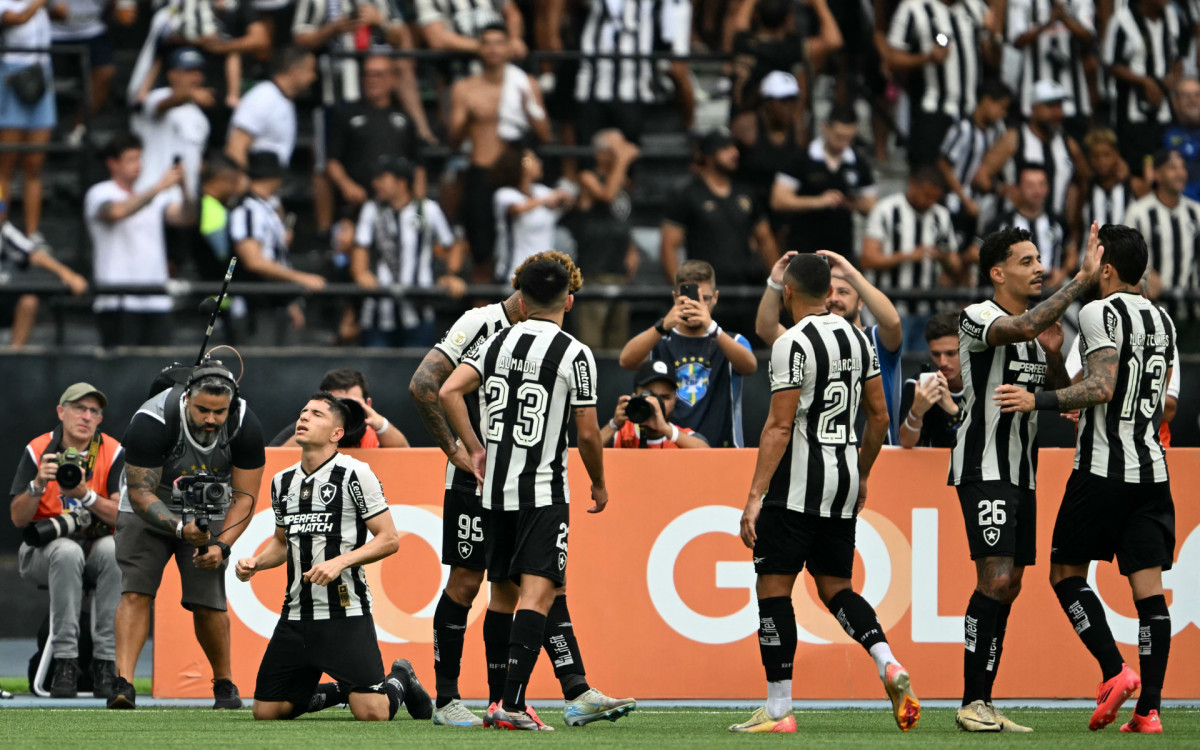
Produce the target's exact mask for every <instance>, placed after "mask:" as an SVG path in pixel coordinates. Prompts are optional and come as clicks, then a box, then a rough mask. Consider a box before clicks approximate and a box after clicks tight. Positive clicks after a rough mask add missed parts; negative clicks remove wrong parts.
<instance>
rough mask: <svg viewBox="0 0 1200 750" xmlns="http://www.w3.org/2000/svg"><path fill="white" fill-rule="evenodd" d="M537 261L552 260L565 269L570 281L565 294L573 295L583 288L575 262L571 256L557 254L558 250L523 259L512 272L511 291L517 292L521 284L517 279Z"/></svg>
mask: <svg viewBox="0 0 1200 750" xmlns="http://www.w3.org/2000/svg"><path fill="white" fill-rule="evenodd" d="M539 260H552V261H554V262H555V263H557V264H559V265H560V266H562V267H563V268H565V269H567V275H568V276H570V277H571V281H570V283H569V284H568V285H567V292H568V293H569V294H574V293H575V292H578V291H579V290H580V289H582V288H583V271H580V270H579V268H578V267H577V266H576V265H575V261H573V260H571V256H569V255H567V254H566V253H562V252H559V251H558V250H547V251H546V252H544V253H538V254H537V255H531V256H529V257H528V258H526V259H525V262H524V263H522V264H521V265H520V266H518V267H517V270H515V271H513V275H512V288H513V289H516V290H518V291H519V290H520V289H521V284H520V282H518V281H517V277H519V276H520V275H521V272H522V271H524V270H525V269H526V268H527V267H529V265H530V264H531V263H537V262H538V261H539Z"/></svg>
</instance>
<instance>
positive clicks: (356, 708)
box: [350, 693, 390, 721]
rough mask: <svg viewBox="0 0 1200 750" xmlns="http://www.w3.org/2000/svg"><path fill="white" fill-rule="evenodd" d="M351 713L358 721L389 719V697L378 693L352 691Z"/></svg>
mask: <svg viewBox="0 0 1200 750" xmlns="http://www.w3.org/2000/svg"><path fill="white" fill-rule="evenodd" d="M350 713H352V714H354V718H355V720H356V721H387V720H388V719H389V718H390V717H389V716H388V699H387V696H386V695H380V694H378V693H351V694H350Z"/></svg>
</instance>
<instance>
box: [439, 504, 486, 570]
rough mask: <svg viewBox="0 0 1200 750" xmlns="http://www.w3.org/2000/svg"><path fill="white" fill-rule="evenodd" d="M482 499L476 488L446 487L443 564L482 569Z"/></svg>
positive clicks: (443, 507)
mask: <svg viewBox="0 0 1200 750" xmlns="http://www.w3.org/2000/svg"><path fill="white" fill-rule="evenodd" d="M482 503H483V501H482V500H480V498H479V496H478V495H476V494H475V491H474V490H460V489H449V490H446V500H445V502H444V503H443V504H442V564H443V565H449V566H450V567H452V568H470V569H471V570H483V569H484V568H486V567H487V555H486V552H485V550H484V541H483V504H482Z"/></svg>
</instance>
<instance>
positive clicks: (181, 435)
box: [108, 362, 266, 708]
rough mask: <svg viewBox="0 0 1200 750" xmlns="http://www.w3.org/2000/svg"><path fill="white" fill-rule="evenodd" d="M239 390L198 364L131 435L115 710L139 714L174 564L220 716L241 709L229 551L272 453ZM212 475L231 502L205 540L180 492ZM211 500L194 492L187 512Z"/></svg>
mask: <svg viewBox="0 0 1200 750" xmlns="http://www.w3.org/2000/svg"><path fill="white" fill-rule="evenodd" d="M236 388H237V386H236V383H235V381H234V379H233V376H232V375H230V374H229V372H228V371H227V370H225V369H224V368H222V367H220V366H219V363H211V362H210V363H206V364H203V365H200V366H199V367H197V368H196V369H195V370H194V371H193V372H192V376H191V378H190V380H189V382H188V384H187V385H180V386H175V387H174V388H171V389H169V390H165V391H162V392H160V393H159V394H157V395H156V396H154V397H152V398H151V399H150V400H149V401H147V402H146V403H144V404H142V407H141V408H140V409H139V410H138V412H137V414H135V415H134V417H133V420H132V421H131V422H130V423H129V430H128V431H127V432H126V433H125V452H126V464H125V488H124V492H123V493H122V495H121V508H120V511H121V512H120V513H119V514H118V517H117V562H118V563H119V564H120V566H121V579H122V580H121V591H122V596H121V604H120V605H119V606H118V607H117V621H116V630H117V674H118V677H117V681H116V684H115V686H114V688H113V695H112V698H111V699H110V700H109V702H108V707H109V708H134V707H135V694H134V690H133V685H132V684H131V680H132V678H133V669H134V665H135V664H136V663H137V658H138V654H139V653H141V650H142V647H143V646H144V645H145V643H146V637H147V635H148V634H149V630H150V603H151V601H153V599H154V596H155V594H156V593H157V592H158V586H159V583H160V582H161V581H162V573H163V568H165V567H166V564H167V562H168V561H169V560H170V559H171V558H172V557H174V558H175V565H176V566H177V567H178V568H179V577H180V580H181V583H182V588H183V597H182V602H181V603H182V604H183V606H184V608H186V609H189V610H191V612H192V620H193V623H194V625H195V630H196V640H198V641H199V642H200V645H201V646H202V647H203V648H204V654H205V656H207V657H208V661H209V664H210V665H211V666H212V670H213V678H214V679H213V697H214V698H215V699H216V700H215V703H214V704H213V708H241V706H242V700H241V698H240V696H239V695H238V690H237V687H236V686H235V685H234V684H233V682H232V680H231V679H230V677H231V676H232V673H231V671H230V666H229V615H228V613H227V612H226V605H225V566H226V564H227V563H226V561H227V560H228V558H229V547H230V545H232V544H233V543H234V542H235V541H236V540H237V538H238V537H239V536H241V534H242V532H243V531H245V529H246V526H245V522H246V521H248V520H249V518H250V516H251V515H252V514H253V513H254V499H255V496H256V494H257V493H258V491H259V487H260V486H261V484H262V476H263V467H264V465H265V464H266V454H265V452H264V450H263V443H264V440H263V432H262V426H261V425H260V424H259V421H258V417H256V416H255V415H254V412H252V411H250V408H249V407H248V406H247V405H246V402H245V401H244V400H242V399H241V398H239V397H238V395H237V390H236ZM206 475H207V476H208V477H212V478H213V479H214V481H215V482H216V483H219V485H220V486H221V487H222V488H223V490H224V496H225V499H224V501H223V503H222V505H224V506H225V507H224V508H222V509H220V510H217V511H216V512H211V513H209V514H208V518H209V519H211V522H212V526H211V529H210V530H207V531H206V530H204V529H202V528H200V527H201V526H202V525H203V524H202V523H200V524H198V523H197V521H196V520H195V519H193V518H192V517H191V516H190V515H188V516H187V517H185V514H184V510H185V509H184V504H183V502H182V500H183V496H182V493H180V494H177V492H176V491H175V488H176V483H177V482H179V481H180V480H181V479H182V478H185V477H186V478H188V479H189V480H194V479H196V478H201V477H205V476H206ZM230 485H232V486H230ZM181 486H182V485H181ZM196 489H197V490H203V489H206V488H196ZM204 494H205V493H204V492H202V491H197V492H195V493H193V494H192V498H191V500H190V501H189V504H191V502H192V501H195V500H198V499H199V497H200V496H203V495H204ZM202 507H203V506H201V508H202ZM193 508H194V506H193ZM191 509H192V508H189V510H191ZM201 512H203V511H201ZM196 515H197V516H199V515H200V514H199V513H197V514H196ZM226 518H228V519H229V524H227V525H226V524H225V523H224V521H225V519H226ZM204 548H207V549H206V550H205V551H202V550H203V549H204Z"/></svg>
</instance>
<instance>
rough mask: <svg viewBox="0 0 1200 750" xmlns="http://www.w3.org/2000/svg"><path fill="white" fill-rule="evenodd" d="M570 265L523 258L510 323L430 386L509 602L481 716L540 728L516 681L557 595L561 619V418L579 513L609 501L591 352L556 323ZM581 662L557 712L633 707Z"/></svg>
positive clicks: (565, 517) (565, 528)
mask: <svg viewBox="0 0 1200 750" xmlns="http://www.w3.org/2000/svg"><path fill="white" fill-rule="evenodd" d="M573 270H574V269H573V268H572V270H568V269H567V267H566V266H564V264H563V263H560V262H558V261H557V260H555V259H553V258H546V257H543V258H539V259H536V260H532V261H531V262H529V263H527V264H525V265H524V267H522V268H521V269H520V271H519V272H518V274H517V277H516V280H515V283H514V286H515V287H516V288H517V291H518V293H519V294H518V298H517V301H518V304H519V309H520V313H521V314H520V318H521V322H519V323H517V324H516V325H513V326H511V327H508V328H505V329H503V330H501V331H500V332H499V333H497V334H495V335H494V336H492V337H491V338H489V339H488V340H487V341H485V342H484V343H483V344H482V345H480V346H479V347H477V348H476V349H475V350H474V351H473V352H472V353H470V354H469V355H468V356H466V357H465V358H464V359H463V361H462V363H461V364H459V365H458V367H457V368H455V370H454V372H453V373H451V375H450V377H449V378H448V379H447V380H446V382H445V384H444V385H443V386H442V388H441V391H440V393H439V395H440V399H441V404H442V408H443V409H444V410H445V414H446V417H447V418H448V419H449V423H450V426H451V427H452V428H453V429H454V431H455V432H456V433H457V434H458V435H459V439H460V440H461V441H462V444H463V447H464V448H465V449H466V451H467V453H468V454H469V455H470V457H471V462H472V467H473V472H474V475H475V477H476V478H477V479H478V481H479V482H480V484H481V485H482V506H483V528H484V529H485V530H486V534H485V537H484V540H483V541H484V549H485V557H486V564H487V572H488V580H489V581H490V582H491V583H492V604H491V605H489V607H490V608H491V609H500V610H501V611H507V612H512V611H513V610H514V609H516V615H515V617H513V619H512V623H511V636H510V639H509V648H508V656H507V663H508V672H507V677H506V680H505V684H504V691H503V696H502V700H501V704H500V706H498V707H497V708H496V709H495V710H494V712H493V711H491V710H490V709H489V713H490V716H491V719H492V722H493V723H494V724H496V725H497V726H500V727H504V728H506V729H519V730H539V729H546V728H547V727H546V726H545V724H543V723H542V722H541V721H540V720H539V719H538V718H537V715H536V714H535V713H533V712H532V711H530V710H529V709H528V707H527V705H526V703H525V688H526V686H527V685H528V682H529V676H530V674H531V673H532V671H533V666H534V664H535V663H536V662H537V657H538V652H540V651H541V650H542V644H543V642H544V641H545V638H546V636H547V634H548V627H549V625H548V622H547V617H548V616H550V617H556V616H557V614H556V609H555V607H556V603H557V602H559V601H560V600H561V604H562V609H561V613H562V614H564V615H565V614H566V610H565V606H566V602H565V599H562V598H561V593H560V592H562V590H563V586H564V585H565V583H566V567H567V535H568V533H569V529H570V514H569V509H570V506H569V505H568V503H569V500H570V493H569V486H568V483H567V419H568V418H569V417H571V416H572V415H573V416H574V419H575V426H576V429H577V431H578V437H579V453H580V456H581V457H582V458H583V463H584V466H585V467H586V469H587V472H588V476H589V477H590V478H591V480H592V489H591V495H592V499H593V501H594V502H595V505H594V507H592V508H590V509H589V512H591V513H599V512H600V511H602V510H604V506H605V505H606V504H607V503H608V490H607V489H606V488H605V485H604V463H603V446H602V444H601V442H600V426H599V424H598V423H597V420H596V365H595V360H594V359H593V358H592V352H591V350H590V349H588V348H587V347H586V346H584V345H583V344H581V343H580V342H578V341H576V340H575V338H574V337H572V336H570V335H569V334H567V333H565V332H563V330H562V321H563V317H564V315H565V314H566V313H567V311H569V310H570V309H571V306H572V304H573V302H574V299H575V298H574V297H573V296H571V289H572V288H578V287H579V286H580V285H581V283H582V279H581V278H580V277H578V276H577V275H576V274H577V273H578V272H577V271H575V272H573ZM476 391H478V392H479V394H480V395H479V396H478V397H477V398H478V399H479V408H480V411H481V412H482V417H481V420H480V424H479V428H478V429H479V433H477V432H476V429H477V428H476V427H475V425H474V424H472V420H471V417H470V414H469V412H468V407H467V403H466V400H465V397H466V396H468V394H473V393H475V392H476ZM480 435H482V440H481V438H480ZM485 446H486V447H485ZM460 450H461V449H460ZM518 602H519V604H520V609H517V606H518ZM560 626H561V624H560ZM567 627H568V628H569V627H570V626H569V625H568V626H567ZM571 640H572V641H573V640H574V638H573V636H572V638H571ZM572 645H573V644H572ZM547 651H548V652H549V653H550V654H551V656H552V658H553V659H554V660H555V661H558V660H559V659H560V658H562V657H563V656H566V655H568V654H570V655H571V656H572V657H573V658H576V659H577V658H578V646H574V647H573V648H571V649H570V650H568V649H567V646H566V644H565V643H555V642H553V641H551V642H547ZM489 661H490V659H489ZM582 666H583V665H582V663H579V664H578V671H577V672H576V673H574V674H573V675H572V676H571V679H570V680H563V681H562V684H563V689H564V694H565V695H569V693H567V692H566V691H567V690H568V687H569V686H573V687H575V688H576V689H580V688H581V689H582V690H584V691H585V692H583V693H582V694H580V695H578V696H577V697H576V698H575V699H574V700H572V699H570V698H568V701H567V705H566V707H565V708H564V710H563V718H564V719H565V720H566V722H567V724H568V725H572V726H577V725H581V724H587V723H589V722H591V721H596V720H598V719H609V720H613V721H615V720H616V719H617V718H620V717H621V716H624V715H625V714H627V713H629V712H630V711H632V710H633V709H634V708H636V706H637V703H636V702H635V701H633V700H632V699H613V698H608V697H607V696H605V695H604V694H602V693H600V692H599V691H598V690H595V689H590V688H588V687H587V682H586V679H585V678H584V677H583V669H582ZM556 672H557V669H556Z"/></svg>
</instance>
